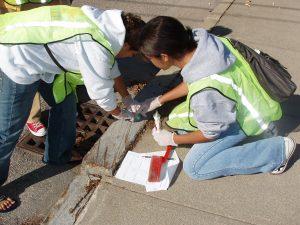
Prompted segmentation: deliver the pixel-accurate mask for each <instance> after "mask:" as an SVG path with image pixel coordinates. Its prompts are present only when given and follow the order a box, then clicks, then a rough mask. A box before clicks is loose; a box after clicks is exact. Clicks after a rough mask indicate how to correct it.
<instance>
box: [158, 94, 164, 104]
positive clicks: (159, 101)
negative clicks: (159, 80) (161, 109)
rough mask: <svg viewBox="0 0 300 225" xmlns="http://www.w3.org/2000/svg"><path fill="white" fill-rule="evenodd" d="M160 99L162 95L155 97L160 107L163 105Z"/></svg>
mask: <svg viewBox="0 0 300 225" xmlns="http://www.w3.org/2000/svg"><path fill="white" fill-rule="evenodd" d="M162 97H163V95H160V96H158V97H157V101H158V103H159V105H160V106H162V105H163V104H164V102H163V98H162Z"/></svg>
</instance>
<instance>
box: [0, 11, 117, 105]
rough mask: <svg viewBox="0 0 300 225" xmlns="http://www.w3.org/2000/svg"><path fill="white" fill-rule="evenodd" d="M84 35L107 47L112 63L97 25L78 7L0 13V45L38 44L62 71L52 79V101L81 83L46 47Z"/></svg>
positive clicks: (108, 46) (112, 54)
mask: <svg viewBox="0 0 300 225" xmlns="http://www.w3.org/2000/svg"><path fill="white" fill-rule="evenodd" d="M81 34H88V35H90V36H91V38H92V39H93V40H94V41H96V42H98V43H99V44H100V45H101V46H103V47H104V48H105V49H107V51H108V52H110V55H111V65H112V66H113V64H114V62H115V53H114V52H113V50H112V47H111V44H110V42H109V41H108V40H107V38H106V37H105V35H104V34H103V33H102V31H101V30H100V28H99V27H98V26H97V25H96V24H95V23H94V22H93V21H92V20H90V19H89V18H88V17H87V16H86V15H85V14H84V12H83V11H82V10H81V9H80V8H78V7H71V6H65V5H64V6H63V5H61V6H43V7H39V8H35V9H31V10H28V11H21V12H12V13H6V14H3V15H0V44H7V45H17V44H41V45H44V46H45V48H46V50H47V52H48V54H49V55H50V57H51V58H52V60H53V61H54V62H55V64H56V65H57V66H58V67H59V68H60V69H62V70H63V73H62V74H59V75H56V78H55V80H54V82H53V95H54V98H55V101H56V103H60V102H62V101H63V100H64V99H65V97H66V96H67V95H68V94H70V93H71V92H72V91H74V89H75V87H76V86H77V85H81V84H83V80H82V76H81V74H80V73H79V71H66V70H65V69H64V68H63V67H62V66H61V65H60V64H59V62H57V61H56V59H55V58H54V57H53V54H52V53H51V51H50V50H49V48H48V44H49V43H55V42H59V41H62V40H66V39H69V38H72V37H74V36H76V35H81Z"/></svg>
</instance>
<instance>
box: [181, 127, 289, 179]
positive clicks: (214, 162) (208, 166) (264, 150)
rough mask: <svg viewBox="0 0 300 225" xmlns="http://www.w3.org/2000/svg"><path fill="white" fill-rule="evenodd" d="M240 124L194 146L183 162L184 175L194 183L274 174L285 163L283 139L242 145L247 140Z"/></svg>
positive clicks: (257, 141) (276, 138) (264, 140)
mask: <svg viewBox="0 0 300 225" xmlns="http://www.w3.org/2000/svg"><path fill="white" fill-rule="evenodd" d="M246 137H247V136H246V135H245V133H244V132H243V131H242V130H241V129H240V126H239V125H238V124H233V125H232V126H231V127H230V128H229V129H228V130H227V131H226V132H224V133H223V134H221V136H220V137H219V138H218V139H216V140H215V141H212V142H206V143H200V144H195V145H193V147H192V148H191V150H190V151H189V152H188V154H187V156H186V157H185V159H184V162H183V170H184V171H185V173H186V174H187V175H188V176H189V177H191V178H192V179H195V180H207V179H213V178H217V177H223V176H230V175H237V174H254V173H265V172H271V171H273V170H274V169H276V168H278V167H279V166H280V165H281V164H282V163H283V161H284V160H285V147H284V140H283V137H279V136H278V137H271V138H266V139H261V140H256V141H253V142H250V143H246V144H239V143H241V142H242V141H243V140H245V139H246Z"/></svg>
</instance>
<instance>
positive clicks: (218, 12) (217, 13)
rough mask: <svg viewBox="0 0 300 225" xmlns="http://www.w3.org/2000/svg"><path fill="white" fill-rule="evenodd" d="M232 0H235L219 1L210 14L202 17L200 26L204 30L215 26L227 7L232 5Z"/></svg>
mask: <svg viewBox="0 0 300 225" xmlns="http://www.w3.org/2000/svg"><path fill="white" fill-rule="evenodd" d="M234 1H235V0H227V1H222V2H221V3H219V4H218V5H217V7H216V8H214V10H213V11H212V12H211V13H210V15H209V16H207V17H206V18H205V19H204V21H203V23H202V27H203V28H204V29H206V30H209V29H211V28H213V27H214V26H216V24H217V23H218V22H219V21H220V19H221V17H222V16H223V15H224V14H225V12H226V11H227V9H228V8H229V7H230V6H231V5H232V3H233V2H234Z"/></svg>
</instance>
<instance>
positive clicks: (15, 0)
mask: <svg viewBox="0 0 300 225" xmlns="http://www.w3.org/2000/svg"><path fill="white" fill-rule="evenodd" d="M4 1H5V2H7V3H8V4H10V5H16V6H17V5H23V4H26V3H40V4H47V3H50V2H52V0H4Z"/></svg>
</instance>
